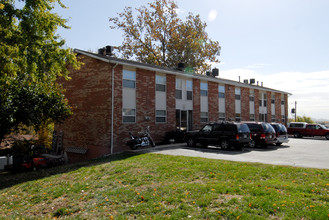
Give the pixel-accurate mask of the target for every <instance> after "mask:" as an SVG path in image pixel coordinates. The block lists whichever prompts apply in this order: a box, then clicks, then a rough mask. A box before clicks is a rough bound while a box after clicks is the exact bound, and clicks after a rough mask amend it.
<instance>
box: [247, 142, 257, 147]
mask: <svg viewBox="0 0 329 220" xmlns="http://www.w3.org/2000/svg"><path fill="white" fill-rule="evenodd" d="M248 146H249V147H251V148H254V147H256V142H255V141H254V140H251V141H250V142H249V144H248Z"/></svg>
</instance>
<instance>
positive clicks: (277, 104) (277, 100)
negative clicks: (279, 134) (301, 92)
mask: <svg viewBox="0 0 329 220" xmlns="http://www.w3.org/2000/svg"><path fill="white" fill-rule="evenodd" d="M275 120H276V122H280V123H281V94H280V93H275Z"/></svg>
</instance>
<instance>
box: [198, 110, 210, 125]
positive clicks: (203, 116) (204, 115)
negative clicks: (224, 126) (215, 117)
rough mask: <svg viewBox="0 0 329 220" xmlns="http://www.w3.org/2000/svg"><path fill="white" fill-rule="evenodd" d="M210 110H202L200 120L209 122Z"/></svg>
mask: <svg viewBox="0 0 329 220" xmlns="http://www.w3.org/2000/svg"><path fill="white" fill-rule="evenodd" d="M208 117H209V114H208V112H200V122H201V123H208Z"/></svg>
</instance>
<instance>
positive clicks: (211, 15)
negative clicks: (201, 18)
mask: <svg viewBox="0 0 329 220" xmlns="http://www.w3.org/2000/svg"><path fill="white" fill-rule="evenodd" d="M216 17H217V11H216V10H215V9H211V10H210V11H209V14H208V20H209V21H210V22H211V21H214V20H215V19H216Z"/></svg>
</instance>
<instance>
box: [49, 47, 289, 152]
mask: <svg viewBox="0 0 329 220" xmlns="http://www.w3.org/2000/svg"><path fill="white" fill-rule="evenodd" d="M75 52H76V53H77V56H78V60H79V61H81V62H83V63H84V65H83V66H82V67H81V69H79V70H73V69H72V70H71V71H70V77H71V78H72V79H71V80H69V81H61V83H62V84H63V87H64V88H65V89H66V93H65V95H66V97H67V99H68V100H69V104H70V105H71V106H72V107H73V113H74V114H73V116H72V117H70V118H69V119H67V120H66V121H65V122H64V123H62V124H58V125H56V127H55V129H56V131H57V132H60V131H61V132H62V134H63V147H64V149H65V148H71V147H78V148H85V149H88V150H87V153H86V157H85V158H95V157H99V156H102V155H105V154H111V153H115V152H121V151H124V150H126V149H128V147H127V146H126V144H125V143H126V141H127V140H128V139H129V135H128V132H129V131H131V132H133V133H137V132H139V131H142V130H145V129H146V127H147V126H150V131H151V135H152V137H153V139H154V140H155V142H156V143H159V142H161V141H162V140H163V138H164V135H165V133H166V132H167V131H173V130H175V129H182V130H194V129H199V128H201V127H202V126H203V125H204V124H206V123H208V122H211V121H217V120H235V121H266V122H281V123H284V124H286V122H287V116H288V106H287V103H288V95H289V93H287V92H283V91H279V90H275V89H271V88H265V87H263V86H262V85H258V83H255V80H254V79H250V80H244V82H237V81H232V80H227V79H223V78H220V77H217V76H216V75H217V74H218V70H216V69H214V70H213V71H212V72H208V73H207V74H205V75H200V74H193V73H189V72H185V71H184V68H183V66H182V65H181V64H180V66H179V68H176V69H170V68H164V67H159V66H155V65H149V64H144V63H139V62H135V61H130V60H125V59H119V58H115V57H113V56H111V55H105V54H103V51H101V53H98V54H96V53H91V52H86V51H82V50H77V49H76V50H75ZM71 156H72V155H71Z"/></svg>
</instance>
